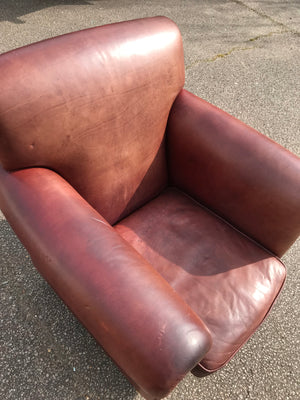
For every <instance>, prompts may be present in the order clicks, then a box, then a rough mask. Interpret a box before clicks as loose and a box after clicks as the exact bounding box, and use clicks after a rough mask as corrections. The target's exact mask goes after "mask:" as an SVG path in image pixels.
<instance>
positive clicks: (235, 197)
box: [167, 90, 300, 256]
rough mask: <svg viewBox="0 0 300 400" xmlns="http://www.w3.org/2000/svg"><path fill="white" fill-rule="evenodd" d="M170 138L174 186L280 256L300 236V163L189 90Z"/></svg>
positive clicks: (179, 102) (178, 105) (176, 109)
mask: <svg viewBox="0 0 300 400" xmlns="http://www.w3.org/2000/svg"><path fill="white" fill-rule="evenodd" d="M167 135H168V161H169V173H170V181H171V183H172V184H174V185H176V186H178V187H179V188H181V189H182V190H183V191H185V192H187V193H188V194H189V195H191V196H192V197H194V198H195V199H197V200H198V201H200V202H201V203H203V204H205V205H206V206H207V207H209V208H210V209H212V210H214V211H215V212H216V213H217V214H219V215H221V216H223V217H224V218H225V219H226V220H228V221H230V222H231V223H232V224H233V225H235V226H236V227H238V228H239V229H240V230H241V231H243V232H244V233H246V234H248V235H249V236H251V237H252V238H253V239H255V240H256V241H257V242H259V243H261V244H262V245H263V246H265V247H266V248H268V249H269V250H271V251H272V252H274V253H275V254H277V255H278V256H282V255H283V254H284V253H285V252H286V250H287V249H288V248H289V247H290V246H291V245H292V244H293V242H294V241H295V240H296V239H297V237H298V235H299V233H300V212H299V205H300V188H299V182H300V163H299V158H298V157H297V156H295V155H294V154H292V153H290V152H289V151H288V150H286V149H284V148H283V147H281V146H279V145H278V144H277V143H274V142H273V141H272V140H270V139H268V138H267V137H266V136H263V135H262V134H260V133H258V132H257V131H255V130H254V129H253V128H250V127H249V126H247V125H245V124H243V123H242V122H241V121H238V120H237V119H236V118H234V117H232V116H230V115H228V114H227V113H225V112H224V111H222V110H219V109H218V108H217V107H215V106H213V105H211V104H209V103H207V102H206V101H204V100H202V99H199V98H198V97H196V96H194V95H193V94H191V93H189V92H188V91H186V90H183V91H181V93H180V94H179V96H178V97H177V98H176V101H175V103H174V106H173V108H172V111H171V113H170V118H169V123H168V133H167Z"/></svg>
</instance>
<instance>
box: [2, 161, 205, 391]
mask: <svg viewBox="0 0 300 400" xmlns="http://www.w3.org/2000/svg"><path fill="white" fill-rule="evenodd" d="M0 182H1V183H0V205H1V208H2V210H3V212H4V214H5V215H6V217H7V219H8V220H9V222H10V224H11V225H12V227H13V229H14V230H15V231H16V233H17V235H18V236H19V237H20V239H21V241H22V242H23V244H24V245H25V247H26V248H27V250H28V251H29V253H30V255H31V258H32V260H33V263H34V264H35V266H36V267H37V269H38V270H39V271H40V273H41V274H42V275H43V276H44V278H45V279H46V280H47V281H48V282H49V283H50V285H51V286H52V287H53V288H54V289H55V291H56V292H57V293H58V295H59V296H60V297H61V298H62V299H63V300H64V301H65V303H66V304H67V305H68V306H69V308H70V309H71V310H72V311H73V312H74V314H75V315H76V316H77V317H78V318H79V319H80V320H81V322H82V323H83V324H84V325H85V326H86V327H87V328H88V330H89V331H90V332H91V333H92V335H93V336H94V337H95V338H96V339H97V340H98V341H99V342H100V344H101V345H102V346H103V347H104V349H105V350H106V351H107V353H108V354H109V355H110V356H111V357H112V358H113V359H114V360H115V361H116V363H117V364H118V365H119V367H120V368H121V369H122V370H123V371H124V372H125V374H127V376H128V377H129V378H130V379H131V380H132V381H133V383H134V384H135V385H136V386H137V387H138V389H139V390H140V391H141V392H142V393H143V394H144V395H145V397H147V398H149V399H155V398H161V397H164V396H165V395H166V394H167V393H168V392H169V391H170V390H171V389H172V388H173V387H174V386H175V385H176V384H177V383H178V381H179V380H180V379H181V378H182V377H183V376H184V375H185V374H186V373H187V372H188V371H189V370H190V369H191V368H193V367H194V366H195V365H196V364H197V362H198V361H199V360H200V359H201V358H203V356H204V354H205V353H206V352H207V351H208V349H209V347H210V340H211V338H210V334H209V332H208V330H207V328H206V327H205V326H204V324H203V323H202V321H201V320H200V319H199V318H198V317H197V316H196V314H194V312H193V311H192V310H191V309H190V308H189V307H188V306H187V304H186V303H184V302H183V300H182V299H181V298H180V297H179V296H178V295H177V294H176V293H175V292H174V291H173V289H172V288H171V287H170V286H169V285H168V283H167V282H166V281H165V280H164V279H163V278H162V277H161V276H160V275H159V274H158V273H157V272H156V271H155V270H154V269H153V268H152V267H151V265H150V264H148V263H147V262H146V261H145V260H144V259H143V258H142V257H141V256H140V255H139V254H138V253H137V252H136V251H135V250H134V249H133V248H132V247H131V246H130V245H128V244H127V243H126V242H125V241H124V240H123V239H122V238H121V237H120V236H119V235H118V234H117V233H116V232H115V230H114V229H113V228H112V227H111V226H110V225H109V224H108V223H107V222H106V221H105V220H104V219H103V218H102V217H101V216H100V214H98V213H97V212H96V211H95V210H94V209H93V208H92V207H91V206H89V204H88V203H87V202H85V200H84V199H83V198H82V197H81V196H80V195H79V194H78V193H77V192H76V191H75V190H74V189H73V188H72V187H71V186H70V185H69V184H68V183H67V182H66V181H64V180H63V179H62V178H61V177H60V176H59V175H57V174H56V173H55V172H52V171H50V170H47V169H42V168H32V169H26V170H21V171H18V172H15V173H7V172H5V171H4V170H3V169H1V170H0Z"/></svg>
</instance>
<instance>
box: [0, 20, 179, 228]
mask: <svg viewBox="0 0 300 400" xmlns="http://www.w3.org/2000/svg"><path fill="white" fill-rule="evenodd" d="M0 81H1V91H0V163H2V165H3V166H4V168H5V169H7V170H16V169H20V168H25V167H33V166H43V167H48V168H50V169H52V170H55V171H57V172H58V173H59V174H60V175H62V176H63V177H64V178H65V179H66V180H67V181H68V182H69V183H70V184H72V186H73V187H75V188H76V189H77V190H78V191H79V192H80V194H81V195H82V196H83V197H84V198H85V199H86V200H87V201H88V202H89V203H90V204H91V205H92V206H93V207H94V208H96V209H97V210H98V211H99V212H100V213H101V214H102V215H103V216H104V217H105V218H106V219H107V220H108V221H109V222H110V223H112V222H115V221H116V220H117V219H118V218H120V217H121V216H124V213H125V210H126V213H129V212H130V211H131V210H133V209H135V208H136V207H138V206H139V205H141V204H143V203H145V202H146V201H147V200H149V199H150V198H152V197H153V196H155V195H156V194H157V193H159V192H160V191H161V190H162V188H164V187H165V186H166V182H167V171H166V164H165V152H164V151H163V149H162V150H161V151H159V149H161V148H162V142H163V137H164V133H165V127H166V123H167V118H168V114H169V111H170V108H171V105H172V103H173V101H174V99H175V97H176V96H177V94H178V92H179V91H180V89H181V88H182V86H183V83H184V62H183V49H182V40H181V36H180V32H179V30H178V28H177V27H176V25H175V24H174V23H173V22H172V21H171V20H169V19H167V18H164V17H156V18H145V19H141V20H135V21H128V22H123V23H118V24H112V25H107V26H103V27H97V28H93V29H87V30H84V31H80V32H75V33H71V34H67V35H63V36H60V37H57V38H54V39H50V40H46V41H43V42H39V43H36V44H33V45H30V46H26V47H24V48H21V49H17V50H14V51H11V52H9V53H6V54H2V55H1V56H0ZM149 169H150V170H151V174H152V175H151V177H149V179H150V180H151V185H148V184H147V179H146V180H145V179H144V178H145V176H146V175H147V172H148V170H149ZM138 188H139V192H138V195H135V193H136V191H137V189H138ZM134 195H135V200H134V202H133V201H132V197H133V196H134Z"/></svg>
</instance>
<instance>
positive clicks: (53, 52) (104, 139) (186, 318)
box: [0, 17, 300, 399]
mask: <svg viewBox="0 0 300 400" xmlns="http://www.w3.org/2000/svg"><path fill="white" fill-rule="evenodd" d="M0 82H1V92H0V165H1V167H0V206H1V209H2V211H3V213H4V214H5V216H6V218H7V220H8V221H9V223H10V224H11V226H12V227H13V229H14V230H15V232H16V234H17V235H18V237H19V238H20V240H21V241H22V243H23V244H24V245H25V247H26V248H27V250H28V252H29V254H30V256H31V258H32V261H33V263H34V265H35V266H36V268H37V269H38V270H39V272H40V273H41V274H42V275H43V276H44V278H45V279H46V280H47V281H48V282H49V284H50V285H51V286H52V287H53V288H54V290H55V291H56V292H57V293H58V295H59V296H60V297H61V298H62V299H63V301H64V302H65V303H66V304H67V305H68V306H69V308H70V309H71V310H72V312H73V313H74V314H75V315H76V316H77V317H78V318H79V320H80V321H81V322H82V323H83V324H84V325H85V326H86V327H87V329H88V330H89V331H90V332H91V333H92V334H93V336H94V337H95V338H96V340H97V341H98V342H99V343H100V344H101V345H102V346H103V348H104V349H105V350H106V352H107V353H108V354H109V355H110V356H111V357H112V358H113V359H114V360H115V362H116V363H117V364H118V366H119V367H120V368H121V369H122V371H123V372H124V373H125V374H126V375H127V376H128V378H129V379H130V381H131V382H132V383H133V384H134V385H135V386H136V388H137V389H138V390H139V391H140V392H141V393H142V394H143V395H144V396H145V397H146V398H147V399H159V398H162V397H164V396H166V395H167V394H168V393H169V392H170V391H171V390H172V389H173V388H174V387H175V386H176V384H177V383H178V382H179V381H180V380H181V379H182V378H183V377H184V375H185V374H186V373H188V372H189V371H191V370H193V371H194V372H195V373H199V374H200V373H201V371H202V372H203V373H208V372H213V371H216V370H217V369H219V368H220V367H222V366H223V365H224V364H226V362H228V361H229V360H230V359H231V358H232V357H233V355H234V354H235V353H236V351H237V350H238V349H239V348H240V347H241V346H242V345H243V343H245V341H246V340H247V339H248V338H249V337H250V336H251V335H252V334H253V333H254V331H255V330H256V329H257V327H258V326H259V325H260V324H261V322H262V321H263V320H264V318H265V317H266V315H267V314H268V312H269V311H270V308H271V307H272V304H273V303H274V301H275V299H276V297H277V296H278V294H279V292H280V289H281V287H282V285H283V283H284V280H285V268H284V266H283V264H282V262H281V261H280V259H279V257H280V256H282V255H283V254H284V252H285V251H286V250H287V249H288V248H289V247H290V246H291V245H292V244H293V242H294V241H295V240H296V239H297V237H298V235H299V232H300V161H299V158H298V157H296V156H295V155H293V154H291V153H290V152H289V151H287V150H285V149H284V148H282V147H281V146H279V145H277V144H276V143H274V142H273V141H271V140H270V139H268V138H267V137H265V136H263V135H261V134H260V133H258V132H256V131H255V130H254V129H252V128H250V127H248V126H246V125H245V124H243V123H242V122H240V121H238V120H237V119H235V118H233V117H231V116H230V115H228V114H226V113H225V112H223V111H221V110H219V109H217V108H216V107H214V106H212V105H211V104H209V103H207V102H205V101H204V100H202V99H200V98H198V97H197V96H194V95H193V94H191V93H189V92H188V91H186V90H184V89H183V85H184V61H183V47H182V40H181V35H180V32H179V30H178V28H177V27H176V25H175V24H174V23H173V22H172V21H170V20H169V19H167V18H164V17H155V18H145V19H140V20H135V21H128V22H123V23H118V24H111V25H107V26H103V27H97V28H92V29H87V30H84V31H80V32H74V33H71V34H67V35H63V36H59V37H56V38H53V39H49V40H46V41H43V42H39V43H35V44H32V45H30V46H26V47H23V48H20V49H17V50H14V51H11V52H8V53H6V54H2V55H1V56H0Z"/></svg>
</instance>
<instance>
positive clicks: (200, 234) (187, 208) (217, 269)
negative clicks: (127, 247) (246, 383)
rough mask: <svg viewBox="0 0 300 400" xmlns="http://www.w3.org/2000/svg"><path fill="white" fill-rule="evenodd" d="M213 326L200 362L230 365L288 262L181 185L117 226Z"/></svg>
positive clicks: (212, 365) (268, 303)
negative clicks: (273, 253) (187, 194)
mask: <svg viewBox="0 0 300 400" xmlns="http://www.w3.org/2000/svg"><path fill="white" fill-rule="evenodd" d="M115 229H116V230H117V232H118V233H119V234H121V235H122V237H123V238H124V239H126V240H127V241H128V242H129V243H130V244H131V245H132V246H133V247H134V248H135V249H136V250H137V251H138V252H139V253H140V254H141V255H142V256H143V257H144V258H145V259H146V260H147V261H148V262H149V263H151V264H152V265H153V267H155V268H156V269H157V271H158V272H159V273H160V274H161V275H162V276H163V277H164V278H165V279H166V280H167V281H168V282H169V283H170V285H171V286H172V287H173V288H174V289H175V290H176V291H177V292H178V294H179V295H180V296H182V298H183V299H184V300H185V301H186V302H187V303H188V304H189V305H190V306H191V308H192V309H193V310H194V311H195V312H196V313H197V314H198V315H199V316H200V317H201V319H202V320H203V321H204V322H205V324H206V325H207V326H208V328H209V329H210V332H211V335H212V338H213V344H212V347H211V349H210V351H209V352H208V353H207V354H206V356H205V357H204V359H203V360H202V361H201V366H202V367H203V368H204V369H206V370H208V371H214V370H216V369H218V368H220V367H221V366H222V365H224V364H225V363H226V362H227V361H228V360H229V359H230V358H231V357H232V356H233V355H234V354H235V352H236V351H237V350H238V349H239V348H240V347H241V345H242V344H243V343H244V342H245V341H246V340H247V339H248V338H249V337H250V335H251V334H252V333H253V332H254V331H255V329H256V328H257V327H258V326H259V325H260V323H261V322H262V320H263V319H264V318H265V316H266V314H267V312H268V311H269V309H270V307H271V306H272V304H273V302H274V300H275V298H276V296H277V294H278V292H279V291H280V289H281V287H282V285H283V282H284V279H285V268H284V266H283V265H282V263H281V262H280V261H279V260H278V259H277V258H275V257H273V256H272V255H271V254H270V253H269V252H267V251H266V250H264V249H262V248H261V247H260V246H258V245H256V244H255V243H254V242H253V241H252V240H250V239H248V238H247V237H246V236H244V235H243V234H241V233H240V232H238V231H237V230H236V229H234V228H233V227H232V226H230V225H228V224H227V223H226V222H224V221H223V220H221V219H220V218H218V217H217V216H216V215H214V214H212V213H210V212H209V211H207V209H205V208H202V207H201V206H200V205H199V204H198V203H196V202H195V201H194V200H192V199H191V198H190V197H187V196H186V195H184V194H183V193H181V192H179V191H178V190H176V189H172V188H170V189H167V190H166V191H165V192H164V193H163V194H162V195H160V196H159V197H158V198H156V199H155V200H153V201H151V202H149V203H148V204H147V205H146V206H144V207H142V208H141V209H139V210H137V211H136V212H134V213H133V214H131V215H130V216H129V217H127V218H125V219H124V220H123V221H121V222H120V223H119V224H117V225H116V226H115Z"/></svg>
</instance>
